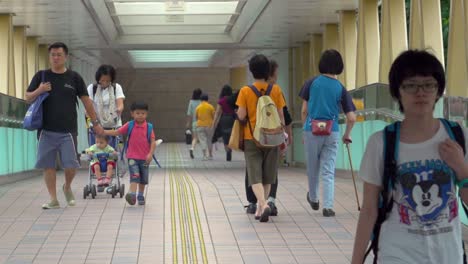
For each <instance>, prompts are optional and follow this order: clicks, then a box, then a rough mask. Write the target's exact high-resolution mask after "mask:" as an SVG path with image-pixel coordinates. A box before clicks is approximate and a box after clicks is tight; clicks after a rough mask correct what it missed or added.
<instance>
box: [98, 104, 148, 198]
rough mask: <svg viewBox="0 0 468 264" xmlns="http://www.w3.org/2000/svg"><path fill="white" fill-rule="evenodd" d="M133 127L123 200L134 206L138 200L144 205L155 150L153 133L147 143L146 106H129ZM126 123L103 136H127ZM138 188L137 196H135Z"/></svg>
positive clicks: (129, 140) (127, 124)
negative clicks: (126, 191) (127, 187)
mask: <svg viewBox="0 0 468 264" xmlns="http://www.w3.org/2000/svg"><path fill="white" fill-rule="evenodd" d="M130 110H131V114H132V118H133V121H134V126H133V129H132V133H131V135H130V136H129V138H128V139H127V140H128V148H127V159H128V170H129V174H130V190H129V191H128V193H127V194H126V195H125V200H127V202H128V203H129V204H130V205H134V204H135V203H136V200H137V198H138V204H139V205H144V204H145V197H144V195H143V194H144V192H145V186H146V185H147V184H148V165H149V164H150V163H151V160H152V159H153V153H154V151H155V149H156V142H155V135H154V131H151V136H150V139H151V142H148V136H147V134H148V123H147V122H146V117H147V116H148V105H147V104H146V103H143V102H136V103H133V104H132V105H131V106H130ZM129 123H130V122H127V123H126V124H125V125H123V126H122V127H121V128H119V129H118V130H105V132H104V134H105V135H109V136H117V135H126V134H128V126H129ZM137 188H138V196H137V193H136V191H137Z"/></svg>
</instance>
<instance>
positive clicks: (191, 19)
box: [119, 15, 232, 26]
mask: <svg viewBox="0 0 468 264" xmlns="http://www.w3.org/2000/svg"><path fill="white" fill-rule="evenodd" d="M167 17H168V16H153V15H151V16H150V15H147V16H139V15H133V16H119V22H120V25H122V26H149V25H158V26H164V25H226V24H228V23H229V20H230V19H231V17H232V16H231V15H209V16H207V15H190V16H182V17H183V21H180V22H168V20H169V19H168V18H167Z"/></svg>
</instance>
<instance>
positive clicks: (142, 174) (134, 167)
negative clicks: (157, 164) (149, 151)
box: [128, 159, 148, 185]
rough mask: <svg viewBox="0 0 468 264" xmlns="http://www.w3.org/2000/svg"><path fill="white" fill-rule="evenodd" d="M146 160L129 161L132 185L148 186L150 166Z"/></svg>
mask: <svg viewBox="0 0 468 264" xmlns="http://www.w3.org/2000/svg"><path fill="white" fill-rule="evenodd" d="M145 163H146V161H145V160H136V159H128V171H129V173H130V183H132V182H135V183H139V184H143V185H146V184H148V166H147V165H146V164H145Z"/></svg>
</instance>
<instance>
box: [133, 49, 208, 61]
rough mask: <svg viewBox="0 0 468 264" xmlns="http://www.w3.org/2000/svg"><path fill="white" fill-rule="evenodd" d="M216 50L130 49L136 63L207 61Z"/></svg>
mask: <svg viewBox="0 0 468 264" xmlns="http://www.w3.org/2000/svg"><path fill="white" fill-rule="evenodd" d="M215 52H216V50H130V51H129V53H130V55H131V56H132V58H133V60H134V61H135V62H136V63H152V62H207V61H209V60H210V59H211V57H212V56H213V54H214V53H215Z"/></svg>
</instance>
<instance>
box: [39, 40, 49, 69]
mask: <svg viewBox="0 0 468 264" xmlns="http://www.w3.org/2000/svg"><path fill="white" fill-rule="evenodd" d="M47 49H48V46H47V44H39V70H45V69H49V68H50V67H49V51H48V50H47Z"/></svg>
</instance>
